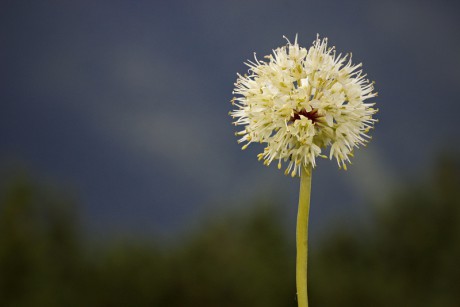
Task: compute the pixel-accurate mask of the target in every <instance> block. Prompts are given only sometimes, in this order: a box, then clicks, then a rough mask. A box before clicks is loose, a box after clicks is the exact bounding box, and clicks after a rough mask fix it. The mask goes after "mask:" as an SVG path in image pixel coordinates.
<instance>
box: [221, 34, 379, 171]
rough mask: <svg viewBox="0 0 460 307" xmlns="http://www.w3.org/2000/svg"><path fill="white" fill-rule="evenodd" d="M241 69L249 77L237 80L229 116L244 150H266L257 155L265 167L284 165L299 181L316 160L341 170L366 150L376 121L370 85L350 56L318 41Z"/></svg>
mask: <svg viewBox="0 0 460 307" xmlns="http://www.w3.org/2000/svg"><path fill="white" fill-rule="evenodd" d="M265 59H266V61H263V60H258V59H257V58H256V57H255V56H254V61H248V63H246V64H247V65H248V66H249V71H248V74H247V75H244V76H242V75H240V74H238V79H237V81H236V83H235V87H236V88H235V90H234V92H233V93H234V94H235V95H238V96H237V97H235V98H233V99H232V103H233V104H234V105H235V106H236V110H234V111H232V112H230V115H231V116H232V117H233V118H235V119H236V120H235V122H234V124H235V125H241V126H244V130H242V131H239V132H237V135H240V136H241V138H240V139H239V140H238V141H239V142H240V143H243V142H244V143H245V144H244V146H243V149H245V148H246V147H247V146H248V145H249V144H251V143H254V142H257V143H264V144H266V147H265V149H264V151H263V152H262V153H260V154H259V156H258V157H259V159H260V160H262V159H263V160H264V164H265V165H269V164H270V163H272V162H273V161H277V162H278V168H281V162H286V163H287V168H286V172H285V173H286V174H289V173H291V175H292V176H295V175H296V174H298V175H300V170H301V167H302V166H303V167H308V166H309V165H311V166H312V167H315V166H316V158H317V157H327V156H325V155H324V150H325V149H326V148H328V147H329V148H330V149H329V158H330V159H332V158H333V157H334V158H335V159H336V160H337V163H338V165H339V167H340V166H343V167H344V168H345V169H346V163H350V157H351V156H353V149H354V148H355V147H358V146H359V145H364V144H365V143H366V142H367V140H368V139H369V138H370V137H369V136H368V135H367V132H368V131H369V129H371V128H372V127H373V124H374V122H375V121H376V119H373V118H372V115H373V114H374V113H376V111H377V110H376V109H374V108H373V105H374V104H373V103H366V102H364V101H365V100H367V99H369V98H372V97H375V96H376V95H377V94H376V93H374V92H373V89H374V87H373V83H370V82H369V80H368V79H366V75H365V74H363V72H362V70H360V69H359V68H360V67H361V64H357V65H354V64H352V62H351V55H350V56H348V55H344V56H342V55H341V54H339V55H337V54H336V52H335V48H334V47H328V46H327V39H326V38H325V39H322V40H320V39H319V38H317V39H316V40H315V41H314V42H313V46H311V47H310V48H309V49H306V48H303V47H300V46H299V45H298V44H297V38H296V40H295V42H294V44H291V43H290V42H289V41H288V44H287V45H286V46H283V47H280V48H278V49H276V50H274V51H273V54H272V55H268V56H266V57H265Z"/></svg>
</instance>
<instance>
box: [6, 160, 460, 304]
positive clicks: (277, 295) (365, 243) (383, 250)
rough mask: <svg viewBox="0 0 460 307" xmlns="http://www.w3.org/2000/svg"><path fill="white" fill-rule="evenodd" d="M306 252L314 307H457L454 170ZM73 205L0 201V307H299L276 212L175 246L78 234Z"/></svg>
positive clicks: (238, 220) (458, 189) (10, 192)
mask: <svg viewBox="0 0 460 307" xmlns="http://www.w3.org/2000/svg"><path fill="white" fill-rule="evenodd" d="M431 178H432V179H431V180H430V181H429V182H426V183H413V184H410V183H408V184H407V185H406V186H405V187H401V190H400V191H399V192H398V193H395V195H393V197H391V198H390V200H389V201H388V202H387V203H386V204H383V205H381V206H378V207H376V209H375V214H374V216H373V222H372V226H370V227H369V226H359V224H357V225H356V226H355V227H354V228H350V227H346V228H342V227H337V229H336V230H334V231H331V232H330V234H329V235H328V236H327V237H326V238H324V239H323V240H322V241H321V243H320V244H318V246H315V247H314V249H310V250H311V253H310V260H309V293H310V304H311V306H332V307H335V306H353V307H359V306H363V307H364V306H366V307H369V306H376V307H378V306H417V307H420V306H428V307H429V306H443V307H450V306H452V307H453V306H460V263H459V261H460V171H459V167H458V160H456V159H444V160H442V161H441V162H440V163H439V165H438V167H437V168H436V169H435V170H434V171H433V173H432V176H431ZM75 208H76V206H75V205H74V204H72V202H70V201H69V200H68V199H66V197H62V196H59V195H58V194H57V193H55V192H53V191H49V190H47V189H46V188H44V187H43V186H41V185H39V184H37V183H33V182H31V181H29V180H28V179H27V178H25V177H19V178H16V179H15V180H10V181H9V182H8V183H7V184H5V185H4V187H3V189H2V194H1V199H0V306H27V307H30V306H49V307H53V306H160V307H161V306H166V307H168V306H173V307H174V306H202V307H207V306H223V307H226V306H252V307H254V306H255V307H257V306H264V307H270V306H286V307H287V306H292V307H294V306H296V301H295V263H294V262H295V249H294V245H293V242H294V238H293V237H292V234H290V233H286V231H285V228H284V227H283V225H282V224H281V222H280V220H279V217H278V216H279V212H277V210H276V209H273V208H274V207H270V206H258V207H257V206H256V209H255V210H253V211H252V212H250V213H244V214H240V215H234V216H230V217H225V218H222V219H220V220H219V221H218V222H213V223H208V224H206V225H205V226H203V228H202V229H201V230H199V231H197V232H196V233H194V234H193V235H190V236H189V237H188V238H187V239H185V240H184V241H183V244H181V246H179V247H170V248H165V247H162V246H157V245H155V244H153V243H151V242H150V243H144V244H140V243H125V244H107V245H104V246H101V247H99V248H97V249H96V252H95V251H94V248H93V247H90V245H91V244H89V243H88V242H86V241H85V240H84V239H82V237H81V233H80V230H79V226H78V222H77V220H76V216H77V214H76V212H75Z"/></svg>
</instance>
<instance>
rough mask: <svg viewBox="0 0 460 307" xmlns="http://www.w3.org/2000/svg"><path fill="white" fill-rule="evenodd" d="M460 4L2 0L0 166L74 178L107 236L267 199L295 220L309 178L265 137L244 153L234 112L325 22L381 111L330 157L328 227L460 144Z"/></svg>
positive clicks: (323, 176)
mask: <svg viewBox="0 0 460 307" xmlns="http://www.w3.org/2000/svg"><path fill="white" fill-rule="evenodd" d="M459 13H460V8H459V4H457V3H456V2H455V1H396V0H390V1H339V0H335V1H290V0H288V1H275V0H268V1H255V0H247V1H242V0H238V1H211V0H208V1H40V2H39V1H30V2H29V3H27V4H25V3H23V2H18V1H2V2H1V3H0V104H1V111H0V161H1V163H2V165H3V166H4V167H6V168H8V167H9V166H10V165H11V164H13V163H19V164H24V165H26V166H27V167H28V168H29V169H30V170H32V171H33V172H35V173H36V174H39V177H40V178H47V179H49V180H50V181H52V182H55V183H58V184H59V185H61V186H66V187H71V189H72V190H73V191H75V195H78V199H79V203H81V204H82V207H81V212H82V222H83V223H84V225H85V226H86V229H87V230H88V231H89V232H90V233H91V234H94V235H95V236H99V237H105V236H113V235H122V236H126V235H128V236H129V235H147V236H150V235H153V236H157V237H160V238H168V237H171V236H175V235H177V234H181V233H184V232H185V231H187V230H189V229H191V228H193V227H195V226H196V225H199V224H200V223H201V222H202V221H203V219H206V218H209V217H210V216H213V215H216V214H217V215H219V214H222V213H225V212H228V211H229V210H230V211H231V210H240V209H241V208H243V207H244V206H253V205H252V204H253V202H252V200H254V199H259V198H261V197H262V198H263V197H265V198H270V199H272V198H274V199H276V200H278V201H279V202H280V203H282V204H283V207H282V210H283V211H282V212H284V213H285V215H286V217H287V219H288V220H293V218H294V216H295V212H296V206H297V189H298V180H295V179H292V178H290V177H286V176H284V175H283V172H280V171H278V170H277V169H276V167H270V168H267V167H264V166H263V165H262V164H261V163H260V162H258V161H257V159H256V154H257V153H258V152H259V151H261V150H262V147H261V146H254V147H253V148H251V149H248V150H246V151H244V152H241V150H240V147H239V145H237V144H236V137H235V136H234V135H233V133H234V131H235V129H234V127H233V126H232V125H231V118H230V117H229V116H228V115H227V113H228V111H230V110H231V105H230V103H229V100H230V99H231V98H232V94H231V92H232V89H233V83H234V81H235V79H236V73H237V72H240V73H244V72H245V71H246V67H245V66H244V64H243V62H244V61H245V60H247V59H250V58H252V56H253V52H256V53H257V54H258V55H259V56H260V57H262V56H263V55H266V54H268V53H270V52H271V50H272V49H274V48H276V47H278V46H280V45H283V44H285V40H284V39H283V35H286V36H287V37H290V38H294V36H295V35H296V33H298V35H299V43H300V44H301V45H304V46H309V45H310V44H311V42H312V41H313V40H314V39H315V37H316V34H317V33H319V34H320V35H321V36H325V37H328V38H329V41H330V43H331V45H335V46H336V47H337V49H338V51H339V52H350V51H351V52H352V53H353V59H354V61H355V62H363V64H364V70H365V72H366V73H367V74H368V76H369V78H370V79H371V80H375V82H376V89H377V91H378V92H379V97H377V99H376V102H377V104H378V107H379V108H380V112H379V113H378V114H377V117H378V118H379V119H380V122H379V123H378V124H377V126H376V129H375V130H374V131H373V132H372V135H373V138H374V139H373V140H372V142H371V143H370V145H369V146H368V147H367V148H363V149H361V150H358V151H357V152H356V156H355V159H354V163H353V165H352V167H350V169H349V171H347V172H344V171H338V168H337V166H336V164H335V162H333V161H328V160H322V161H320V163H319V166H318V168H317V169H316V170H315V173H314V178H313V197H312V215H311V226H312V234H313V237H316V236H318V234H320V233H322V232H323V231H325V230H327V229H328V227H330V226H331V224H332V223H333V221H335V219H336V218H338V217H340V218H341V219H343V220H345V221H346V220H353V219H356V218H365V216H366V212H367V209H366V208H367V206H368V205H369V203H370V202H377V203H378V202H381V201H382V200H383V199H385V197H386V196H387V195H388V193H389V192H390V191H392V190H394V189H397V188H398V186H400V184H402V183H403V182H405V180H407V178H414V177H423V176H425V175H426V174H428V172H429V169H430V167H431V166H432V165H433V161H434V159H435V158H436V157H437V156H438V154H439V153H440V152H443V151H454V152H458V150H459V149H460V146H459V132H460V129H459V128H460V123H459V119H458V116H459V113H460V104H459V102H460V101H459V97H460V78H459V71H460V35H459V33H460V19H459V18H458V16H459ZM267 191H270V192H269V193H267ZM292 229H294V228H292Z"/></svg>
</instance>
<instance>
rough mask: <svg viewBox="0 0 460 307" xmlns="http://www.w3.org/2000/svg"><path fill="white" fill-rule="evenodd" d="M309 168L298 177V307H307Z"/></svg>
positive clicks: (304, 169)
mask: <svg viewBox="0 0 460 307" xmlns="http://www.w3.org/2000/svg"><path fill="white" fill-rule="evenodd" d="M311 172H312V169H311V166H308V167H302V175H301V177H300V194H299V209H298V212H297V235H296V237H297V240H296V241H297V244H296V245H297V261H296V284H297V302H298V306H299V307H308V296H307V258H308V214H309V211H310V194H311V193H310V192H311Z"/></svg>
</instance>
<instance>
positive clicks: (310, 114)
mask: <svg viewBox="0 0 460 307" xmlns="http://www.w3.org/2000/svg"><path fill="white" fill-rule="evenodd" d="M301 115H303V116H305V117H306V118H308V119H309V120H311V121H312V122H313V124H315V123H317V122H318V121H319V118H320V117H321V116H320V115H319V114H318V110H317V109H312V110H311V111H310V112H307V110H305V109H301V110H300V111H297V110H295V111H294V115H292V116H291V118H289V123H293V122H295V121H296V120H298V119H300V116H301Z"/></svg>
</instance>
